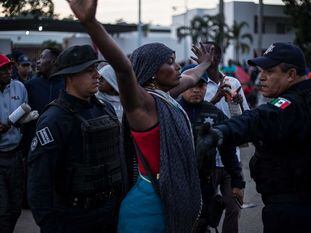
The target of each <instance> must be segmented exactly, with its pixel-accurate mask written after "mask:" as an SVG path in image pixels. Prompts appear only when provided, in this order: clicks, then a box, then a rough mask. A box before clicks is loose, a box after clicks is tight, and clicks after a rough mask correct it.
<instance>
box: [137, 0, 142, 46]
mask: <svg viewBox="0 0 311 233" xmlns="http://www.w3.org/2000/svg"><path fill="white" fill-rule="evenodd" d="M137 33H138V35H137V47H139V46H141V41H142V24H141V0H138V23H137Z"/></svg>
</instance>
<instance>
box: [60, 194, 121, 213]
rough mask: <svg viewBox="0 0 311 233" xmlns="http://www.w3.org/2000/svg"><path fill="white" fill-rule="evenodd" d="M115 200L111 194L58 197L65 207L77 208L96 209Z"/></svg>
mask: <svg viewBox="0 0 311 233" xmlns="http://www.w3.org/2000/svg"><path fill="white" fill-rule="evenodd" d="M114 198H115V195H114V194H113V192H112V191H111V192H100V193H96V194H92V195H89V196H73V197H59V198H58V201H59V202H60V203H61V204H62V205H65V206H67V207H77V208H84V209H89V208H98V207H101V206H102V205H103V204H105V203H106V202H107V201H108V200H112V199H114Z"/></svg>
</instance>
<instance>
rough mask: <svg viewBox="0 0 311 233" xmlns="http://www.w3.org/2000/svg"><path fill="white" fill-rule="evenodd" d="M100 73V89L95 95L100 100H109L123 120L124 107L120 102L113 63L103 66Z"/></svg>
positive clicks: (120, 119)
mask: <svg viewBox="0 0 311 233" xmlns="http://www.w3.org/2000/svg"><path fill="white" fill-rule="evenodd" d="M98 73H99V74H100V78H99V87H98V89H99V91H98V92H97V93H96V94H95V95H96V97H97V99H98V100H99V101H107V102H109V103H110V104H111V105H112V106H113V108H114V110H115V111H116V114H117V116H118V119H119V121H120V122H122V116H123V108H122V105H121V102H120V96H119V88H118V83H117V78H116V73H115V71H114V69H113V68H112V67H111V65H106V66H104V67H102V68H101V69H100V70H99V71H98Z"/></svg>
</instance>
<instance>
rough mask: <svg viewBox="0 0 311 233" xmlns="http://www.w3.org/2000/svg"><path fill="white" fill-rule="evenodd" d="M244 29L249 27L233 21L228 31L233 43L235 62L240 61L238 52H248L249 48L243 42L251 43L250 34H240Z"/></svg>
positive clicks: (245, 23) (244, 23)
mask: <svg viewBox="0 0 311 233" xmlns="http://www.w3.org/2000/svg"><path fill="white" fill-rule="evenodd" d="M244 27H249V26H248V23H247V22H244V21H243V22H240V23H238V22H237V21H235V20H234V23H233V25H232V27H231V29H230V34H231V35H230V36H231V39H232V40H233V41H234V49H235V60H236V62H239V61H240V56H239V55H240V52H241V53H248V52H249V50H250V46H249V44H248V43H246V42H245V41H244V40H245V39H247V40H248V41H249V42H250V43H253V37H252V35H251V34H250V33H244V34H242V29H243V28H244Z"/></svg>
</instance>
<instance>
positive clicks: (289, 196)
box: [262, 193, 311, 204]
mask: <svg viewBox="0 0 311 233" xmlns="http://www.w3.org/2000/svg"><path fill="white" fill-rule="evenodd" d="M262 201H263V202H264V203H265V204H271V203H284V202H287V203H291V202H296V203H301V202H305V203H306V202H307V203H311V193H286V194H274V195H262Z"/></svg>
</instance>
